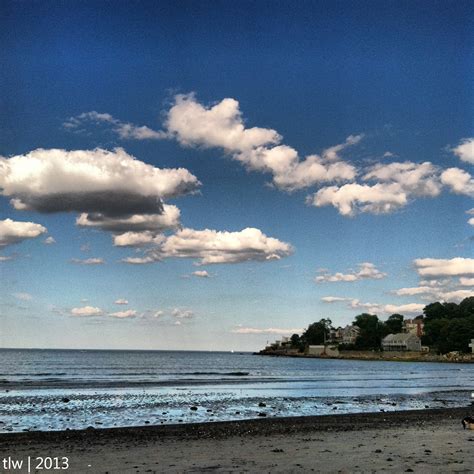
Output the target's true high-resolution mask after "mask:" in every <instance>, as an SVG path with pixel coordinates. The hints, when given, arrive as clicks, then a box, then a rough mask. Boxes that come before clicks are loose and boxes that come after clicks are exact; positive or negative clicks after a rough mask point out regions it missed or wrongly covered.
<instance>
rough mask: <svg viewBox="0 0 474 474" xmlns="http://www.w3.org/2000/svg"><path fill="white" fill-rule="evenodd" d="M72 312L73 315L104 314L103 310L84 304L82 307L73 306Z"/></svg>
mask: <svg viewBox="0 0 474 474" xmlns="http://www.w3.org/2000/svg"><path fill="white" fill-rule="evenodd" d="M71 314H72V315H73V316H99V315H101V314H103V311H102V310H101V309H100V308H96V307H94V306H82V307H81V308H72V309H71Z"/></svg>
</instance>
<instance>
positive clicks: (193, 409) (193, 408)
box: [190, 406, 198, 411]
mask: <svg viewBox="0 0 474 474" xmlns="http://www.w3.org/2000/svg"><path fill="white" fill-rule="evenodd" d="M197 409H198V407H197V406H192V407H191V408H190V410H192V411H197Z"/></svg>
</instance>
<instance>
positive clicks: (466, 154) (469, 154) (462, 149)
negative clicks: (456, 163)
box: [453, 138, 474, 164]
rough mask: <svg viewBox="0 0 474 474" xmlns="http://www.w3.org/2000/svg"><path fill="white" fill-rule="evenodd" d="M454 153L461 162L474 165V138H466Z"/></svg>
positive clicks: (454, 149)
mask: <svg viewBox="0 0 474 474" xmlns="http://www.w3.org/2000/svg"><path fill="white" fill-rule="evenodd" d="M453 152H454V154H455V155H456V156H458V157H459V158H460V159H461V161H465V162H466V163H471V164H474V138H464V139H463V140H461V143H460V144H459V145H458V146H457V147H456V148H453Z"/></svg>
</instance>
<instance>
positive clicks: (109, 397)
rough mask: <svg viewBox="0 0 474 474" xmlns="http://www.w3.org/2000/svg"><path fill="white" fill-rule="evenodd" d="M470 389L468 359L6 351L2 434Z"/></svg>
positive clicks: (473, 384) (420, 397) (1, 360)
mask: <svg viewBox="0 0 474 474" xmlns="http://www.w3.org/2000/svg"><path fill="white" fill-rule="evenodd" d="M473 390H474V365H471V364H445V363H416V362H403V363H401V362H380V361H348V360H324V359H296V358H283V357H279V358H273V357H265V356H256V355H252V354H249V353H224V352H180V351H70V350H13V349H5V350H0V431H22V430H59V429H66V428H70V429H73V428H84V427H88V426H94V427H97V428H100V427H110V426H134V425H143V424H147V423H150V424H165V423H180V422H186V423H187V422H197V421H217V420H233V419H245V418H253V417H257V416H262V414H265V415H266V416H267V417H271V416H293V415H318V414H327V413H341V412H342V413H345V412H346V413H347V412H360V411H380V410H386V411H389V410H400V409H407V408H424V407H442V406H467V405H468V404H469V403H470V393H471V391H473ZM263 404H264V405H265V406H263ZM191 407H193V408H194V407H196V408H197V410H196V409H191Z"/></svg>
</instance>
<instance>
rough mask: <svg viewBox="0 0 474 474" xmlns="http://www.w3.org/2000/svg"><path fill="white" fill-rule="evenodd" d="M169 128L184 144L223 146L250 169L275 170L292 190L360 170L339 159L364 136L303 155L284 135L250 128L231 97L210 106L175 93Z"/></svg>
mask: <svg viewBox="0 0 474 474" xmlns="http://www.w3.org/2000/svg"><path fill="white" fill-rule="evenodd" d="M165 127H166V129H167V132H168V135H169V137H173V138H175V139H176V140H177V141H178V142H179V143H180V144H181V145H183V146H196V147H204V148H222V149H224V151H225V152H226V153H227V154H228V155H229V156H231V157H232V158H233V159H234V160H237V161H239V162H240V163H242V164H243V165H244V166H245V167H246V168H247V169H249V170H252V171H261V172H268V173H271V174H272V175H273V183H274V184H275V185H276V186H277V187H279V188H281V189H285V190H288V191H293V190H297V189H303V188H306V187H308V186H311V185H314V184H317V183H320V182H324V181H345V180H351V179H353V178H354V177H355V175H356V170H355V168H354V167H353V166H352V165H350V164H348V163H344V162H342V161H340V156H339V154H340V153H341V152H342V151H343V150H345V149H346V148H348V147H349V146H353V145H356V144H357V143H359V141H360V140H361V139H362V135H350V136H349V137H347V139H346V140H345V141H344V143H342V144H338V145H335V146H332V147H329V148H327V149H326V150H324V151H323V153H322V154H321V156H319V155H310V156H308V157H306V158H303V159H302V158H300V157H299V155H298V152H297V151H296V150H295V149H294V148H292V147H290V146H287V145H284V144H281V141H282V137H281V135H280V134H279V133H278V132H277V131H275V130H273V129H269V128H260V127H252V128H247V127H246V126H245V123H244V120H243V118H242V113H241V111H240V106H239V102H238V101H237V100H235V99H232V98H226V99H223V100H222V101H221V102H218V103H217V104H214V105H211V106H205V105H203V104H200V103H199V102H198V101H197V100H196V96H195V95H194V94H181V95H177V96H176V97H175V102H174V104H173V106H172V107H171V108H170V110H169V111H168V113H167V119H166V122H165Z"/></svg>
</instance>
